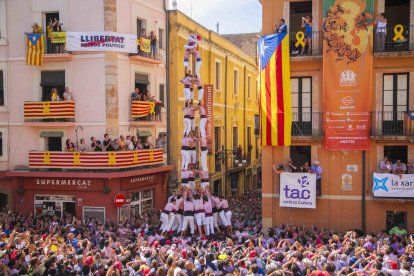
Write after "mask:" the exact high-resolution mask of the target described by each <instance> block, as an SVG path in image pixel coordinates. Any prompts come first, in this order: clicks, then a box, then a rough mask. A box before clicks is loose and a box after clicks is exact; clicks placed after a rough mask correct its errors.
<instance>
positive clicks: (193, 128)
mask: <svg viewBox="0 0 414 276" xmlns="http://www.w3.org/2000/svg"><path fill="white" fill-rule="evenodd" d="M191 130H192V131H195V120H194V119H191Z"/></svg>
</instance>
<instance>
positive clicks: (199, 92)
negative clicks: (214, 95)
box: [198, 86, 204, 101]
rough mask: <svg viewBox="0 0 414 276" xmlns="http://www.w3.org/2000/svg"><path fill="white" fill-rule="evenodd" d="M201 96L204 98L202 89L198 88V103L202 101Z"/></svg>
mask: <svg viewBox="0 0 414 276" xmlns="http://www.w3.org/2000/svg"><path fill="white" fill-rule="evenodd" d="M203 96H204V89H203V87H202V86H199V87H198V101H201V100H203Z"/></svg>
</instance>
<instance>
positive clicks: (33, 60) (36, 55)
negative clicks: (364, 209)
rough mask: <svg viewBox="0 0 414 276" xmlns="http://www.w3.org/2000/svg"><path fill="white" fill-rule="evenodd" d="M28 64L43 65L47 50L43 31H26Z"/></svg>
mask: <svg viewBox="0 0 414 276" xmlns="http://www.w3.org/2000/svg"><path fill="white" fill-rule="evenodd" d="M25 38H26V39H25V40H26V65H39V66H40V65H42V63H43V55H44V52H45V43H44V41H43V33H26V36H25Z"/></svg>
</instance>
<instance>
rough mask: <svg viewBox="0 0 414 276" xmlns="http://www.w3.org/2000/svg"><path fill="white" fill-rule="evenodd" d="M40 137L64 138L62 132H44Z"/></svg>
mask: <svg viewBox="0 0 414 276" xmlns="http://www.w3.org/2000/svg"><path fill="white" fill-rule="evenodd" d="M40 137H63V132H60V131H42V132H40Z"/></svg>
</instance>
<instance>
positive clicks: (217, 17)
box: [170, 0, 262, 34]
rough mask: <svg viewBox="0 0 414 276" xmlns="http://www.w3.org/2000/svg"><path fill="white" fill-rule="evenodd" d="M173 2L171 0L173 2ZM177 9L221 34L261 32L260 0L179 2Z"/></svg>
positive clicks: (196, 0) (193, 0) (182, 0)
mask: <svg viewBox="0 0 414 276" xmlns="http://www.w3.org/2000/svg"><path fill="white" fill-rule="evenodd" d="M171 1H172V0H170V2H171ZM177 4H178V5H177V7H178V9H179V10H180V11H182V12H183V13H185V14H186V15H187V16H189V17H192V19H193V20H195V21H197V22H198V23H200V24H201V25H203V26H204V27H206V28H207V29H210V30H213V31H216V30H217V27H216V24H217V22H219V24H220V26H219V32H220V34H230V33H254V32H259V31H260V29H261V25H262V22H261V20H262V6H261V4H260V3H259V0H177Z"/></svg>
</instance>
